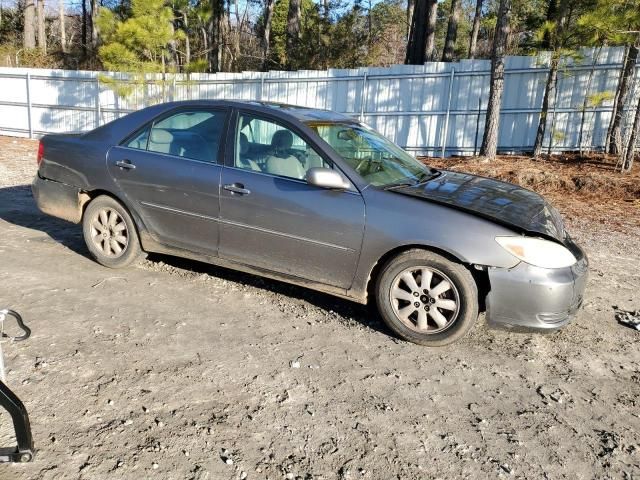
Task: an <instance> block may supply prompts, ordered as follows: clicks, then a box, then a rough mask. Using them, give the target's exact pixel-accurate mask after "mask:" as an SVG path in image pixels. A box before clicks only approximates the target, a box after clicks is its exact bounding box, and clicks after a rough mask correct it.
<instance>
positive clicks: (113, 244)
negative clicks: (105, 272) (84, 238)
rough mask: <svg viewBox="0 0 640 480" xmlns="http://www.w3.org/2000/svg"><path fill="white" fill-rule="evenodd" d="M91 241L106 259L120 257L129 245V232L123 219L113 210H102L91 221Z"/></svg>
mask: <svg viewBox="0 0 640 480" xmlns="http://www.w3.org/2000/svg"><path fill="white" fill-rule="evenodd" d="M91 241H92V242H93V244H94V245H95V247H96V248H97V249H98V251H99V252H100V253H102V254H103V255H105V256H107V257H111V258H118V257H120V256H121V255H122V254H123V253H124V252H125V250H126V249H127V245H128V244H129V232H128V229H127V224H126V222H125V221H124V218H122V216H121V215H120V214H119V213H118V212H117V211H116V210H114V209H113V208H103V209H101V210H98V212H97V213H96V214H95V216H94V217H93V220H92V221H91Z"/></svg>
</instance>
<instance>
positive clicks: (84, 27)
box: [82, 0, 87, 55]
mask: <svg viewBox="0 0 640 480" xmlns="http://www.w3.org/2000/svg"><path fill="white" fill-rule="evenodd" d="M82 51H83V53H84V55H86V54H87V0H82Z"/></svg>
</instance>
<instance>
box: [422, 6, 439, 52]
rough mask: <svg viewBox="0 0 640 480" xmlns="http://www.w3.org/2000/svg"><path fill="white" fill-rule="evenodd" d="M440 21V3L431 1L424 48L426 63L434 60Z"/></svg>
mask: <svg viewBox="0 0 640 480" xmlns="http://www.w3.org/2000/svg"><path fill="white" fill-rule="evenodd" d="M437 21H438V2H437V0H429V2H428V9H427V33H426V37H427V38H426V40H425V46H424V61H425V62H428V61H430V60H433V57H434V51H435V48H436V22H437Z"/></svg>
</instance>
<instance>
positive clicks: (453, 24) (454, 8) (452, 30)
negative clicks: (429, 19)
mask: <svg viewBox="0 0 640 480" xmlns="http://www.w3.org/2000/svg"><path fill="white" fill-rule="evenodd" d="M459 22H460V0H451V11H450V12H449V24H448V25H447V36H446V38H445V40H444V50H443V51H442V61H443V62H452V61H453V56H454V54H455V49H456V40H457V38H458V23H459Z"/></svg>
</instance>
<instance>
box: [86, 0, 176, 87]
mask: <svg viewBox="0 0 640 480" xmlns="http://www.w3.org/2000/svg"><path fill="white" fill-rule="evenodd" d="M172 21H173V12H172V11H171V9H170V8H169V7H167V6H166V5H165V3H164V0H132V2H131V16H130V17H129V18H128V19H126V20H124V21H121V20H119V19H118V18H117V17H116V15H115V14H114V12H113V11H111V10H109V9H106V8H100V10H99V13H98V16H97V19H96V22H97V26H98V28H99V29H100V32H101V37H102V41H103V44H102V45H101V46H100V47H99V49H98V54H99V56H100V60H101V61H102V63H103V65H104V66H105V67H106V69H107V70H109V71H114V72H127V73H132V74H133V78H134V83H136V84H138V85H139V84H142V83H144V82H145V74H148V73H162V74H163V76H164V74H166V73H167V71H168V69H167V58H168V52H169V44H170V42H171V41H172V40H175V38H176V32H175V31H174V29H173V23H172ZM101 80H102V82H103V83H106V84H108V85H110V86H113V87H114V89H115V91H116V92H117V93H118V94H121V95H126V94H128V93H130V92H131V87H130V86H128V85H126V84H124V85H123V84H121V83H118V82H114V81H113V80H111V79H110V78H108V77H102V78H101Z"/></svg>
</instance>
